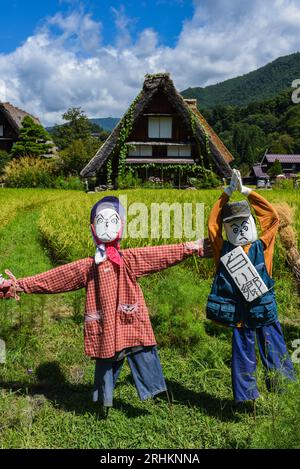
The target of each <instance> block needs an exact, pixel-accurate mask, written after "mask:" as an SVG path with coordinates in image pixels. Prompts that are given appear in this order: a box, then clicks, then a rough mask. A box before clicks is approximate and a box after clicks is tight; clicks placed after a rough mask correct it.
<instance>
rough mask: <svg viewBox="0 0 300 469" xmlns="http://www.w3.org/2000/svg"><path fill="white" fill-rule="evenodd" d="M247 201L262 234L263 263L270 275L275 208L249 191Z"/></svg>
mask: <svg viewBox="0 0 300 469" xmlns="http://www.w3.org/2000/svg"><path fill="white" fill-rule="evenodd" d="M248 200H249V202H250V203H251V206H252V207H253V210H254V212H255V215H256V217H257V218H258V221H259V224H260V227H261V231H262V234H261V236H260V239H261V240H262V242H263V244H264V254H265V263H266V267H267V270H268V272H269V274H270V275H271V274H272V260H273V253H274V246H275V238H276V233H277V230H278V226H279V217H278V214H277V212H276V210H275V208H274V207H273V206H272V204H270V202H268V201H267V200H266V199H265V198H264V197H262V196H261V195H260V194H258V193H257V192H255V191H251V192H250V194H249V195H248Z"/></svg>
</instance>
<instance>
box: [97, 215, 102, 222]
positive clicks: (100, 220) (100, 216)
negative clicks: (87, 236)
mask: <svg viewBox="0 0 300 469" xmlns="http://www.w3.org/2000/svg"><path fill="white" fill-rule="evenodd" d="M96 222H97V223H103V222H104V218H103V215H99V216H98V218H97V219H96Z"/></svg>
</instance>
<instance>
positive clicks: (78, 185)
mask: <svg viewBox="0 0 300 469" xmlns="http://www.w3.org/2000/svg"><path fill="white" fill-rule="evenodd" d="M53 187H54V188H55V189H64V190H71V191H83V190H85V185H84V182H83V181H82V180H81V179H80V178H79V177H78V176H69V177H67V178H64V177H63V176H58V177H57V178H56V179H55V180H54V186H53Z"/></svg>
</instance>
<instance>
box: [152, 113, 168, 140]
mask: <svg viewBox="0 0 300 469" xmlns="http://www.w3.org/2000/svg"><path fill="white" fill-rule="evenodd" d="M148 137H149V138H172V117H165V116H164V117H162V116H160V117H158V116H155V117H149V119H148Z"/></svg>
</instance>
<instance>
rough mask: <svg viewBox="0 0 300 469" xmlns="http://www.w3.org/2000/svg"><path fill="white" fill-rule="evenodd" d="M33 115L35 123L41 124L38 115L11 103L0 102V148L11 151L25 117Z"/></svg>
mask: <svg viewBox="0 0 300 469" xmlns="http://www.w3.org/2000/svg"><path fill="white" fill-rule="evenodd" d="M26 116H29V117H31V118H32V119H33V120H34V122H35V123H37V124H40V121H39V119H38V118H37V117H35V116H32V115H31V114H29V113H28V112H26V111H23V110H22V109H19V108H18V107H16V106H13V105H12V104H11V103H1V102H0V150H5V151H10V150H11V148H12V146H13V144H14V143H15V142H16V141H17V140H18V136H19V131H20V129H21V127H22V121H23V119H24V117H26Z"/></svg>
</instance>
